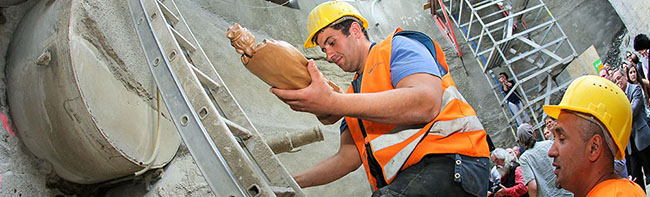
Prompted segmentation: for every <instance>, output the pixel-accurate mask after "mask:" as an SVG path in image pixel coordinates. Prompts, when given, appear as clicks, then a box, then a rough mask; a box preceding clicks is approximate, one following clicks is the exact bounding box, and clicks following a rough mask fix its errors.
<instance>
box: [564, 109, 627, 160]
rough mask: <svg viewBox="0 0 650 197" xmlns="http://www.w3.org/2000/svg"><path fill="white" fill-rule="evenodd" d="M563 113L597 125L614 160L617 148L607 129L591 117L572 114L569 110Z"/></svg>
mask: <svg viewBox="0 0 650 197" xmlns="http://www.w3.org/2000/svg"><path fill="white" fill-rule="evenodd" d="M564 111H567V112H570V113H572V114H574V115H576V116H578V117H580V118H582V119H585V120H587V121H589V122H592V123H594V124H596V125H598V127H600V130H601V131H602V132H603V135H605V136H603V137H605V143H606V144H607V146H608V147H609V150H611V151H612V155H613V156H614V157H615V158H616V153H617V152H618V148H617V146H616V144H615V143H614V138H612V136H611V135H610V134H609V131H607V129H605V127H603V125H602V124H601V123H600V121H598V119H596V118H595V117H593V116H585V115H583V114H581V113H578V112H574V111H569V110H564Z"/></svg>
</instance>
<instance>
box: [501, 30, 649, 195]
mask: <svg viewBox="0 0 650 197" xmlns="http://www.w3.org/2000/svg"><path fill="white" fill-rule="evenodd" d="M649 49H650V39H649V38H648V36H647V35H645V34H639V35H637V36H636V37H635V39H634V50H635V51H628V52H626V56H625V60H624V61H623V63H621V65H615V66H611V65H609V64H605V65H604V66H603V68H602V69H600V70H599V72H598V73H599V77H587V78H592V79H584V78H579V79H576V81H574V82H573V83H572V84H571V86H570V87H569V89H568V90H567V94H565V96H564V98H563V99H562V102H561V103H560V105H557V106H545V107H544V111H545V112H546V113H547V115H548V116H546V118H545V120H544V122H545V126H544V128H543V137H541V136H540V137H536V136H535V134H534V129H533V126H531V125H530V124H529V123H526V122H525V121H524V122H522V119H521V118H520V117H517V123H518V125H519V128H518V129H517V141H518V143H519V144H518V145H517V146H514V147H512V148H506V149H503V148H497V149H495V150H493V151H492V155H491V161H492V164H493V166H494V167H493V168H492V170H491V173H490V190H489V191H488V196H573V195H574V194H575V195H576V196H585V195H592V194H594V191H600V192H605V191H606V190H608V191H609V192H610V193H609V194H621V193H616V192H613V193H612V191H611V190H610V189H611V188H610V189H604V188H603V187H602V186H601V187H599V186H600V184H598V185H594V184H591V185H590V182H589V180H588V179H586V181H587V182H580V180H581V179H580V177H583V176H585V175H589V174H590V173H592V174H593V171H594V170H593V169H592V170H591V171H584V170H581V169H586V168H587V167H588V166H590V165H591V166H597V167H599V168H597V169H598V170H596V171H600V170H602V171H603V172H608V173H601V175H602V176H600V177H597V176H596V177H597V178H601V179H603V178H605V179H607V178H606V177H609V179H608V180H609V181H601V183H605V182H606V183H608V185H618V186H619V188H620V187H628V188H633V189H631V191H630V193H627V194H632V193H633V191H636V190H639V191H643V192H645V189H646V188H645V186H646V185H648V184H650V179H648V177H650V173H648V172H649V171H650V152H649V151H650V148H648V147H649V146H650V96H649V95H650V92H649V90H650V88H649V87H650V84H649V81H650V79H649V77H650V69H649V65H650V64H648V59H649V57H648V51H649ZM507 78H508V77H507V75H505V74H503V73H502V74H501V76H500V79H499V81H500V82H501V85H502V88H503V90H504V91H505V92H506V93H507V92H509V91H510V87H512V82H511V81H507ZM579 81H582V83H584V84H582V85H580V82H579ZM585 81H589V82H585ZM608 82H611V83H608ZM589 83H591V84H589ZM589 85H591V86H589ZM577 86H581V88H580V89H583V90H582V91H587V89H588V90H590V91H591V92H588V91H587V93H586V95H585V96H588V97H590V98H589V99H588V98H585V97H578V98H574V97H577V96H571V98H567V95H568V94H569V92H575V91H580V90H575V89H576V88H577ZM595 86H598V87H597V88H595ZM572 87H573V88H574V90H572ZM607 88H609V92H613V93H615V94H618V93H619V92H620V93H621V95H624V96H625V97H621V96H618V97H620V98H619V100H622V101H620V102H619V104H622V105H627V106H623V107H625V108H624V109H627V107H629V110H630V112H627V111H625V110H623V109H615V108H621V107H614V106H615V103H612V101H611V100H616V99H612V98H607V95H603V94H597V91H598V89H601V90H602V89H605V92H607V90H606V89H607ZM595 95H599V96H602V98H600V97H597V96H595ZM517 96H518V95H516V92H514V93H513V94H512V95H511V97H509V98H508V102H509V103H508V104H509V107H510V108H511V109H512V110H514V111H517V108H518V107H519V106H517V104H519V103H518V102H517V101H518V100H517V99H516V98H512V97H517ZM594 98H595V99H599V100H600V101H599V100H595V101H591V102H589V100H590V99H592V100H593V99H594ZM623 98H626V99H623ZM572 99H573V100H575V101H573V102H574V103H571V102H572ZM565 100H566V101H565ZM585 104H588V106H587V107H586V108H580V107H575V106H576V105H577V106H580V105H585ZM553 107H557V108H558V109H559V110H557V109H556V110H553ZM610 111H612V112H610ZM549 112H550V113H555V114H550V113H549ZM560 114H562V115H560ZM626 114H628V115H626ZM629 115H631V117H628V118H627V119H626V118H622V117H627V116H629ZM558 117H561V119H562V120H558V119H556V118H558ZM617 118H618V119H617ZM576 120H578V122H580V121H582V123H584V124H579V123H577V122H576ZM558 122H561V126H559V127H558ZM575 125H578V127H575ZM621 125H623V126H621ZM625 125H628V126H627V127H626V126H625ZM628 127H629V128H628ZM567 128H572V129H578V130H580V129H582V130H587V132H586V133H587V136H585V134H584V133H581V136H580V137H581V138H582V141H583V142H585V143H582V145H585V146H583V147H590V149H587V150H586V151H582V152H580V150H581V149H577V147H575V146H573V147H570V146H569V145H568V144H567V143H566V142H563V141H567V140H569V139H567V138H569V136H570V135H571V134H570V130H568V129H567ZM589 130H592V131H589ZM594 130H595V131H594ZM616 130H619V131H618V132H617V131H616ZM567 131H569V132H567ZM589 133H591V134H589ZM596 134H600V135H601V136H600V137H599V138H600V139H599V140H595V138H594V136H596ZM589 135H592V136H591V139H590V140H588V139H587V138H589ZM556 138H557V139H556ZM596 141H600V144H601V145H605V146H606V147H607V149H602V148H603V147H599V146H596V145H595V144H598V143H597V142H596ZM603 142H604V143H603ZM563 144H566V147H567V148H568V147H570V148H571V149H564V150H565V151H560V148H557V147H560V146H563ZM554 148H555V149H554ZM598 148H601V149H602V150H600V151H594V150H596V149H598ZM519 150H521V153H520V151H519ZM561 152H564V153H565V154H566V153H569V154H568V156H569V157H566V156H565V157H564V159H563V160H561V161H562V162H559V161H558V160H559V157H560V153H561ZM571 152H574V153H580V155H576V157H575V158H571V159H573V160H578V158H581V157H582V158H585V157H586V158H585V159H586V161H588V162H583V164H585V165H583V166H576V165H569V164H567V166H562V163H563V162H564V163H571V162H569V161H567V160H568V158H570V157H571V155H570V153H571ZM595 152H600V153H603V152H609V153H610V154H605V155H602V154H596V153H595ZM594 155H596V156H594ZM603 158H611V159H612V160H613V162H612V161H611V160H608V159H606V160H604V161H600V162H598V160H603ZM573 163H574V164H575V163H580V160H578V161H574V162H573ZM565 168H566V169H565ZM563 170H565V171H569V170H571V172H569V173H562V171H563ZM580 171H584V174H578V173H577V172H580ZM610 172H611V173H610ZM567 174H568V175H567ZM621 177H622V178H626V180H625V181H621V179H620V178H621ZM562 179H567V180H562ZM583 180H584V179H583ZM616 181H618V183H614V182H616ZM626 181H627V182H626ZM632 181H633V182H634V183H635V184H631V182H632ZM565 189H566V190H565ZM567 190H570V191H567ZM637 193H638V192H637ZM601 194H602V193H601ZM642 196H645V195H642Z"/></svg>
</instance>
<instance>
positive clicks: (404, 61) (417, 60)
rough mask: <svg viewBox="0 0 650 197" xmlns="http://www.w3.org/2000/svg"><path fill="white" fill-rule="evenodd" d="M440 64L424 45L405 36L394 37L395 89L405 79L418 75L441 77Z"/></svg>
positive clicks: (393, 65) (393, 71) (392, 62)
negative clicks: (427, 74) (425, 74)
mask: <svg viewBox="0 0 650 197" xmlns="http://www.w3.org/2000/svg"><path fill="white" fill-rule="evenodd" d="M439 68H440V67H439V66H438V63H437V62H436V61H435V60H434V59H433V56H431V52H429V50H428V49H427V47H425V46H424V45H423V44H422V43H420V42H418V41H416V40H413V39H410V38H407V37H405V36H395V37H393V46H392V52H391V58H390V73H391V77H390V78H391V79H390V80H391V82H392V84H393V87H396V86H397V83H398V82H399V81H400V80H402V79H403V78H404V77H406V76H409V75H412V74H416V73H429V74H432V75H434V76H437V77H441V76H440V70H439Z"/></svg>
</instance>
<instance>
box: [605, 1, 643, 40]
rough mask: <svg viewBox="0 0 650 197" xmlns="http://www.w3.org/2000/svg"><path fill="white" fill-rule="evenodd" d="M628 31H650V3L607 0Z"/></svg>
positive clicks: (636, 32)
mask: <svg viewBox="0 0 650 197" xmlns="http://www.w3.org/2000/svg"><path fill="white" fill-rule="evenodd" d="M609 3H610V4H611V5H612V7H613V8H614V10H616V13H617V14H618V16H619V17H620V19H621V20H622V21H623V23H624V24H625V27H626V28H627V30H628V31H629V32H632V33H635V34H634V35H636V34H638V33H645V34H647V33H648V32H649V31H650V4H649V3H648V2H646V1H634V0H609Z"/></svg>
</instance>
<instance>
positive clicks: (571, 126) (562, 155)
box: [548, 112, 590, 191]
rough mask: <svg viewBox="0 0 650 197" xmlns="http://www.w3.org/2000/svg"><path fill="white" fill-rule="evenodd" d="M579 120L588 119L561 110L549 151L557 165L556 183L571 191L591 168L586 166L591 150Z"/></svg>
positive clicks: (554, 163) (580, 183) (579, 183)
mask: <svg viewBox="0 0 650 197" xmlns="http://www.w3.org/2000/svg"><path fill="white" fill-rule="evenodd" d="M579 121H587V120H584V119H582V118H580V117H578V116H576V115H575V114H572V113H568V112H561V113H560V116H559V117H558V119H557V126H556V127H555V130H553V131H552V132H553V135H555V140H554V141H553V145H552V146H551V149H550V150H549V151H548V156H549V157H552V158H553V166H555V175H557V179H556V185H557V186H558V187H561V188H564V189H566V190H569V191H575V189H576V188H577V187H579V186H581V185H582V184H583V181H582V180H581V179H582V178H583V177H582V175H583V174H584V173H583V171H584V170H590V169H587V168H586V167H585V166H588V165H586V164H588V163H589V159H588V158H587V155H589V150H588V148H587V142H585V141H584V140H582V137H581V132H582V129H583V128H581V125H583V123H582V122H579Z"/></svg>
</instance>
